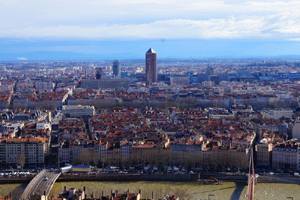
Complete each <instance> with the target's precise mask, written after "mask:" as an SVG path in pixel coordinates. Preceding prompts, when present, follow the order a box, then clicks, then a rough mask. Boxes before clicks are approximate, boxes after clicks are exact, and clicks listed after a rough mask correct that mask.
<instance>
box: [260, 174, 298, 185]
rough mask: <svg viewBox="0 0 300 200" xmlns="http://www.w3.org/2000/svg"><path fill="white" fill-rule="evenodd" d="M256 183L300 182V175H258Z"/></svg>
mask: <svg viewBox="0 0 300 200" xmlns="http://www.w3.org/2000/svg"><path fill="white" fill-rule="evenodd" d="M257 183H290V184H300V177H295V176H275V175H274V176H259V177H258V178H257Z"/></svg>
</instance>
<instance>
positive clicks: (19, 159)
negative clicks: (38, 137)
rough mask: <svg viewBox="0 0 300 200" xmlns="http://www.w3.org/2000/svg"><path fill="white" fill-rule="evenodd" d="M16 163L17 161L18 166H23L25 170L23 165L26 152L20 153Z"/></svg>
mask: <svg viewBox="0 0 300 200" xmlns="http://www.w3.org/2000/svg"><path fill="white" fill-rule="evenodd" d="M16 163H17V165H18V166H21V167H22V170H23V167H24V165H25V154H18V155H17V159H16Z"/></svg>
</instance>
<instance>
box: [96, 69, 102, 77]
mask: <svg viewBox="0 0 300 200" xmlns="http://www.w3.org/2000/svg"><path fill="white" fill-rule="evenodd" d="M101 78H102V68H101V67H98V68H96V79H101Z"/></svg>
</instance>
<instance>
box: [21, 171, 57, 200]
mask: <svg viewBox="0 0 300 200" xmlns="http://www.w3.org/2000/svg"><path fill="white" fill-rule="evenodd" d="M60 174H61V173H60V172H56V171H53V170H46V169H44V170H42V171H41V172H40V173H38V174H37V175H36V176H35V177H34V178H33V179H32V180H31V181H30V183H29V184H28V185H27V187H26V189H25V191H24V192H23V194H22V196H21V197H20V200H32V199H41V196H42V195H45V196H46V197H47V196H48V195H49V193H50V190H51V188H52V186H53V185H54V183H55V181H56V180H57V178H58V177H59V176H60Z"/></svg>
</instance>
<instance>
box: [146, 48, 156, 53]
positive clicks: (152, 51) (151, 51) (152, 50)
mask: <svg viewBox="0 0 300 200" xmlns="http://www.w3.org/2000/svg"><path fill="white" fill-rule="evenodd" d="M146 53H156V52H155V51H154V49H152V48H150V49H149V50H148V51H147V52H146Z"/></svg>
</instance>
